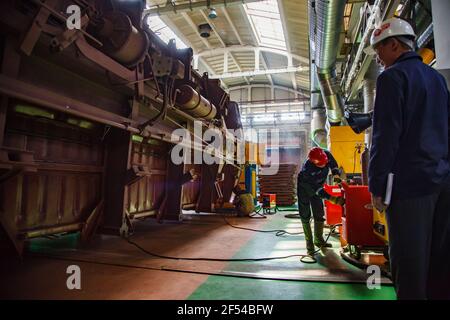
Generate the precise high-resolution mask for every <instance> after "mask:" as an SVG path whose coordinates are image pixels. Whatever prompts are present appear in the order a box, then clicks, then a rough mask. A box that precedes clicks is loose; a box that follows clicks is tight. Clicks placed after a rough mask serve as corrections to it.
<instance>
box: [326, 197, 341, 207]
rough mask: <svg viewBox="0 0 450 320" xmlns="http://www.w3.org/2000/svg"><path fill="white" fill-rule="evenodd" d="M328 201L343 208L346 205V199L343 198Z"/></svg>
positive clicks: (331, 198)
mask: <svg viewBox="0 0 450 320" xmlns="http://www.w3.org/2000/svg"><path fill="white" fill-rule="evenodd" d="M328 201H330V202H331V203H333V204H337V205H339V206H342V205H344V203H345V199H344V198H342V197H330V199H328Z"/></svg>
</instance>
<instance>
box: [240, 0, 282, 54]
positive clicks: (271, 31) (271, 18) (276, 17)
mask: <svg viewBox="0 0 450 320" xmlns="http://www.w3.org/2000/svg"><path fill="white" fill-rule="evenodd" d="M245 9H246V10H245V11H246V12H247V14H248V16H249V19H250V22H251V23H252V24H253V26H254V28H255V31H256V33H257V36H258V41H259V45H262V46H267V47H273V48H277V49H284V50H286V41H285V38H284V32H283V25H282V23H281V16H280V12H279V11H278V3H277V0H266V1H262V2H252V3H248V4H246V5H245Z"/></svg>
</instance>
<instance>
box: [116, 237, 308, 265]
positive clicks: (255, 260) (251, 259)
mask: <svg viewBox="0 0 450 320" xmlns="http://www.w3.org/2000/svg"><path fill="white" fill-rule="evenodd" d="M123 239H124V240H125V241H127V242H128V243H129V244H131V245H133V246H135V247H136V248H138V249H139V250H141V251H142V252H144V253H145V254H147V255H149V256H153V257H156V258H161V259H168V260H188V261H216V262H257V261H269V260H281V259H288V258H292V257H300V258H302V257H305V256H307V255H304V254H291V255H288V256H279V257H266V258H241V259H221V258H191V257H171V256H164V255H161V254H157V253H154V252H150V251H148V250H146V249H145V248H142V247H141V246H140V245H139V244H137V243H136V242H134V241H131V240H130V239H129V238H123Z"/></svg>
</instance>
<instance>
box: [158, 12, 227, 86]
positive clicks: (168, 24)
mask: <svg viewBox="0 0 450 320" xmlns="http://www.w3.org/2000/svg"><path fill="white" fill-rule="evenodd" d="M161 20H162V21H163V22H164V23H165V24H166V25H167V26H168V27H169V28H170V29H172V31H173V32H175V34H177V35H178V37H179V38H180V39H181V41H183V42H184V43H185V44H186V45H187V46H189V47H191V48H192V49H193V50H194V69H198V63H199V59H200V58H201V59H202V63H203V65H204V66H205V68H206V71H207V72H208V73H209V74H214V73H215V71H214V70H213V68H212V67H211V66H210V65H209V64H208V62H206V60H205V59H204V58H202V57H200V56H199V55H197V54H195V48H194V46H193V45H192V43H191V42H190V41H189V39H188V38H187V37H185V36H184V35H183V33H182V32H180V30H178V28H177V26H176V25H175V24H174V23H173V22H172V21H171V20H170V19H167V17H161ZM202 39H203V38H202ZM222 84H223V85H224V87H225V88H228V86H227V85H226V84H225V83H222Z"/></svg>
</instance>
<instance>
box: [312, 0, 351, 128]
mask: <svg viewBox="0 0 450 320" xmlns="http://www.w3.org/2000/svg"><path fill="white" fill-rule="evenodd" d="M345 4H346V1H345V0H327V1H326V0H317V1H312V0H310V1H309V6H310V14H311V16H314V15H315V17H313V18H310V22H314V21H315V23H316V25H315V28H314V26H310V32H312V30H314V29H315V34H314V35H313V36H312V38H313V39H314V41H315V46H314V48H315V53H314V60H315V64H316V66H317V77H318V80H319V85H320V90H321V92H322V98H323V101H324V103H325V106H326V108H327V118H328V121H329V122H330V124H331V125H338V124H340V123H341V120H342V118H343V110H344V107H343V106H344V103H343V100H342V97H341V93H340V87H339V83H338V79H337V77H336V70H335V67H336V56H337V49H338V43H339V36H340V31H341V27H342V22H343V16H344V8H345Z"/></svg>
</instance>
